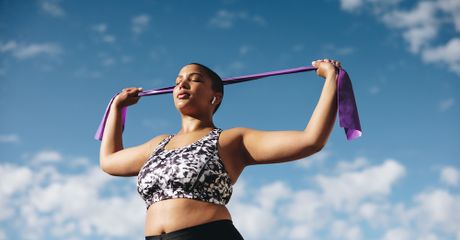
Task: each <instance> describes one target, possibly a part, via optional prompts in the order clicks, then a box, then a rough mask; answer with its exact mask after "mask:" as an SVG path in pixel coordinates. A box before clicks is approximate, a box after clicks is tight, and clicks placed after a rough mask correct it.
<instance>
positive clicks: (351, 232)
mask: <svg viewBox="0 0 460 240" xmlns="http://www.w3.org/2000/svg"><path fill="white" fill-rule="evenodd" d="M331 235H332V237H333V239H349V240H359V239H362V232H361V228H360V227H358V226H350V225H349V224H348V223H347V222H345V221H341V220H336V221H334V222H333V223H332V229H331Z"/></svg>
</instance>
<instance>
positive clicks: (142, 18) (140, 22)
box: [131, 14, 150, 34]
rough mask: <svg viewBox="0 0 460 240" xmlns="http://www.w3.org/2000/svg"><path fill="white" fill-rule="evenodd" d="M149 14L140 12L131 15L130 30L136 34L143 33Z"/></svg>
mask: <svg viewBox="0 0 460 240" xmlns="http://www.w3.org/2000/svg"><path fill="white" fill-rule="evenodd" d="M149 23H150V16H149V15H147V14H141V15H138V16H135V17H133V19H132V20H131V30H132V31H133V32H134V33H136V34H141V33H143V32H144V31H145V30H146V29H147V28H148V26H149Z"/></svg>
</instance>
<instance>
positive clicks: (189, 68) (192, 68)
mask: <svg viewBox="0 0 460 240" xmlns="http://www.w3.org/2000/svg"><path fill="white" fill-rule="evenodd" d="M190 73H199V74H201V75H202V76H207V73H206V71H205V70H204V69H203V68H201V67H200V66H198V65H195V64H191V65H185V66H184V67H182V68H181V70H180V72H179V75H188V74H190Z"/></svg>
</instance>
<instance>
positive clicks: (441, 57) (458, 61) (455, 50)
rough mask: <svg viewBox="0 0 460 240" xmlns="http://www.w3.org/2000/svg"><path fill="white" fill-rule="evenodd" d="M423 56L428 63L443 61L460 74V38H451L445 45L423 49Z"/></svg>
mask: <svg viewBox="0 0 460 240" xmlns="http://www.w3.org/2000/svg"><path fill="white" fill-rule="evenodd" d="M422 58H423V60H424V61H425V62H428V63H443V64H446V65H447V66H448V68H450V69H451V70H452V71H454V72H456V73H458V74H459V75H460V38H453V39H450V40H449V42H448V43H446V45H444V46H438V47H433V48H429V49H426V50H424V51H423V53H422Z"/></svg>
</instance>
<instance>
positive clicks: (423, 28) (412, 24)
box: [382, 1, 439, 53]
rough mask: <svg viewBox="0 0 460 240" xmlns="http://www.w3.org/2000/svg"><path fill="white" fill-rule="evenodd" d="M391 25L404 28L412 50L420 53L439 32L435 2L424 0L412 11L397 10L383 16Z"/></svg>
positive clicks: (405, 36)
mask: <svg viewBox="0 0 460 240" xmlns="http://www.w3.org/2000/svg"><path fill="white" fill-rule="evenodd" d="M382 20H383V22H385V23H386V24H387V25H389V26H390V27H395V28H400V29H402V30H403V36H404V38H405V39H406V41H408V42H409V45H410V50H411V52H413V53H418V52H419V50H420V48H421V47H424V45H426V44H428V42H429V41H430V40H432V39H433V38H435V37H436V34H437V33H438V27H439V23H438V19H437V18H436V4H435V2H429V1H423V2H419V3H418V5H417V6H416V7H415V8H414V9H413V10H412V11H401V10H395V11H392V12H389V13H387V14H385V15H384V16H383V17H382Z"/></svg>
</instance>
